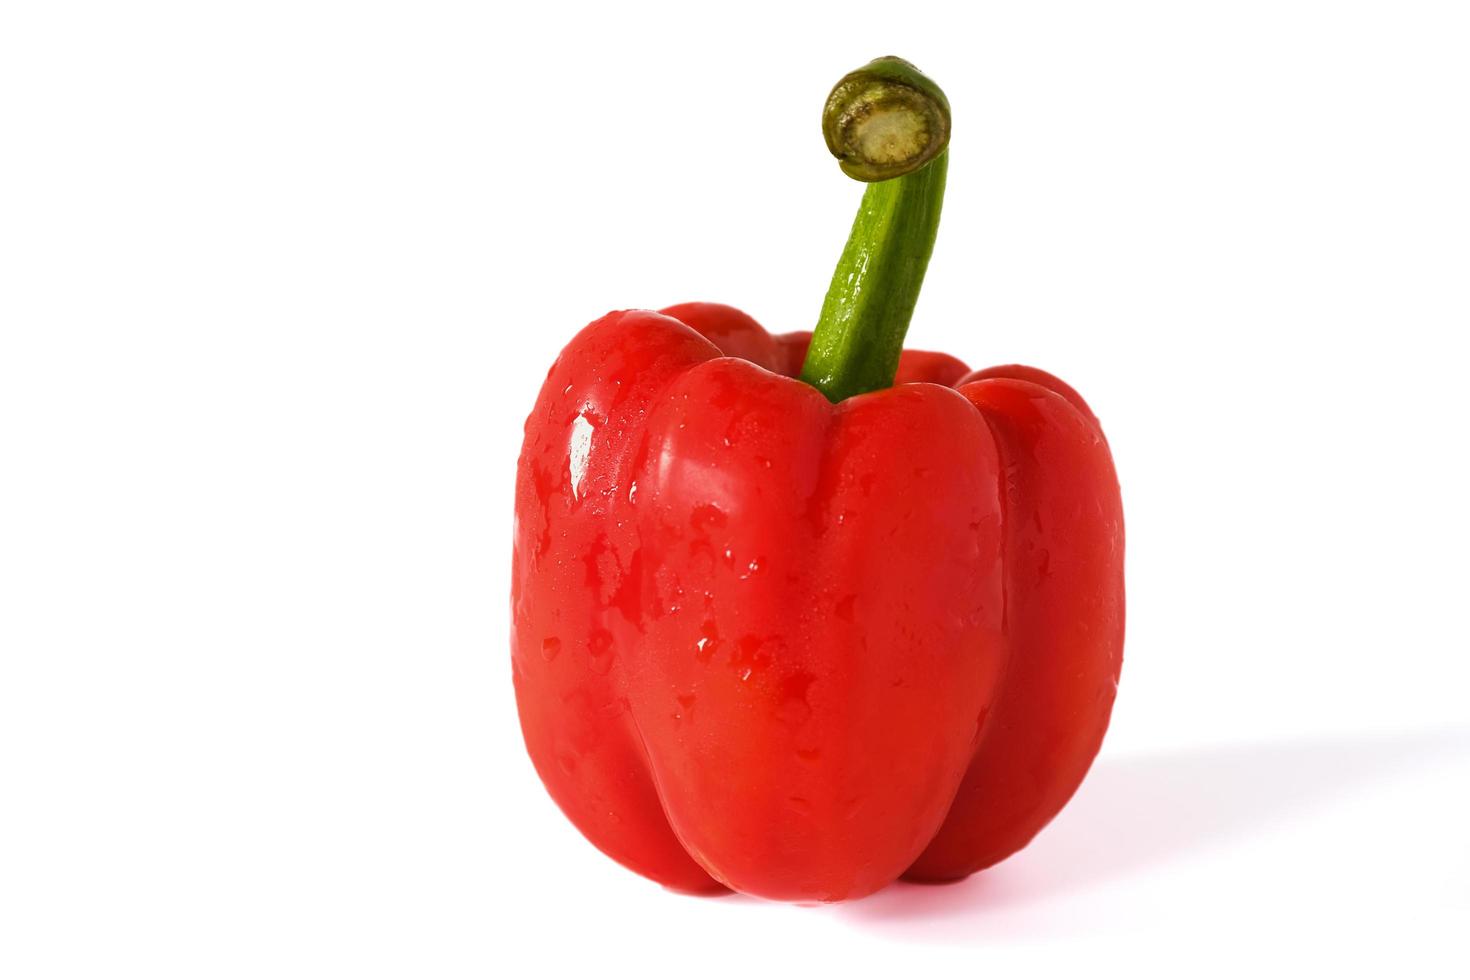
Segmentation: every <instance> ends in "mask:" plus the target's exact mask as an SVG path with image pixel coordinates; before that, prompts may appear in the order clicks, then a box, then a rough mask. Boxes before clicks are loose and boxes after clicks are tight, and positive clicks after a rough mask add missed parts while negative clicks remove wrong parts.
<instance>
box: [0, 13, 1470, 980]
mask: <svg viewBox="0 0 1470 980" xmlns="http://www.w3.org/2000/svg"><path fill="white" fill-rule="evenodd" d="M820 6H822V7H823V8H825V9H820V10H819V9H816V8H817V5H812V7H811V8H809V7H807V6H806V5H799V4H796V3H791V2H787V3H780V4H761V3H747V2H742V3H737V4H695V3H680V4H667V5H653V4H629V3H605V4H597V5H589V6H586V7H581V8H578V7H574V6H572V5H563V4H556V5H534V4H524V5H522V4H511V5H506V6H504V7H502V6H501V5H497V4H487V3H468V4H438V3H413V4H408V3H404V4H386V3H350V4H348V3H342V4H329V3H300V2H292V3H267V2H256V3H250V4H231V5H225V4H190V3H177V4H160V3H135V4H95V5H85V4H71V3H58V2H51V3H33V4H28V3H8V4H6V5H5V7H4V8H3V10H4V12H3V13H0V176H3V179H0V328H3V348H0V467H3V475H0V501H3V503H0V657H3V660H0V663H3V668H0V669H3V676H0V975H4V976H6V977H7V978H17V980H19V978H29V977H46V976H76V977H110V976H122V975H137V976H147V977H233V976H240V977H245V976H250V977H258V976H299V977H325V976H343V977H347V976H350V977H354V978H358V977H373V976H384V977H471V976H487V975H494V974H495V973H497V971H499V973H500V975H504V976H529V975H546V974H544V973H539V974H537V973H533V972H532V966H531V965H532V964H540V965H541V969H543V970H545V969H556V970H573V971H591V970H595V971H597V972H598V973H599V974H602V973H607V972H612V974H613V975H618V974H619V972H620V971H622V970H624V969H628V970H632V971H634V972H637V973H639V974H642V975H669V976H681V977H687V976H703V975H725V974H730V975H738V976H749V975H751V973H753V972H756V971H759V974H760V975H775V976H786V975H822V976H827V975H843V974H861V973H863V972H868V971H871V972H873V973H875V974H880V975H892V974H894V973H895V972H897V971H900V970H902V971H904V973H905V975H913V974H914V972H915V971H920V970H923V971H938V970H941V969H942V970H944V971H945V975H958V976H976V977H979V976H985V975H998V974H997V973H996V971H999V970H1005V971H1006V974H1005V975H1007V976H1025V975H1033V974H1035V975H1043V976H1045V975H1056V976H1060V975H1066V973H1068V972H1073V971H1075V972H1076V973H1077V974H1079V975H1086V976H1091V975H1095V974H1097V973H1098V972H1099V971H1105V970H1107V969H1110V968H1117V969H1119V970H1124V971H1126V972H1128V973H1129V974H1131V975H1151V974H1157V975H1166V976H1197V975H1202V974H1204V975H1209V974H1213V973H1236V974H1240V973H1245V972H1250V973H1251V974H1252V975H1268V976H1269V975H1284V974H1288V973H1294V974H1295V975H1303V976H1305V975H1322V974H1323V973H1336V974H1337V975H1345V974H1348V973H1351V972H1354V971H1356V970H1362V971H1365V972H1370V973H1379V974H1381V975H1390V974H1396V975H1405V976H1436V975H1440V976H1448V975H1456V976H1464V975H1465V973H1464V971H1465V970H1466V969H1467V953H1466V940H1465V939H1464V932H1465V929H1466V927H1467V926H1470V915H1467V911H1470V849H1467V843H1466V827H1467V825H1470V805H1467V795H1470V710H1467V707H1466V705H1467V699H1470V694H1467V688H1470V664H1467V654H1470V643H1467V640H1466V630H1467V599H1466V596H1467V591H1470V590H1467V586H1470V581H1467V573H1466V558H1465V555H1466V549H1467V547H1470V533H1467V531H1470V529H1467V518H1466V501H1467V499H1470V481H1467V477H1466V448H1467V443H1470V427H1467V421H1470V412H1467V410H1466V407H1465V396H1464V385H1465V376H1466V375H1465V372H1466V370H1467V368H1470V360H1467V357H1466V350H1465V345H1464V342H1463V340H1464V336H1465V334H1466V330H1467V327H1470V287H1467V269H1470V233H1467V228H1470V191H1467V187H1470V179H1467V175H1470V135H1467V134H1470V126H1467V121H1470V68H1467V64H1470V59H1467V56H1466V51H1467V48H1470V30H1467V19H1466V13H1465V8H1464V6H1463V5H1461V4H1456V3H1442V4H1432V3H1415V2H1392V3H1390V2H1383V3H1318V4H1313V3H1304V2H1280V0H1274V2H1235V3H1214V4H1180V3H1171V2H1158V3H1141V2H1121V3H1109V4H1092V3H1076V4H1059V3H1028V4H1019V3H1018V4H1007V5H993V4H974V5H970V4H966V5H963V6H961V5H955V6H954V7H953V8H952V9H951V8H949V7H947V6H944V5H939V4H922V3H913V2H898V0H888V2H886V3H882V4H869V3H862V2H858V0H844V2H843V3H841V4H826V5H820ZM887 53H894V54H899V55H902V56H904V57H907V58H909V59H910V60H913V61H915V62H917V63H918V64H919V65H920V66H921V67H923V68H924V69H925V70H927V71H928V72H929V73H930V74H931V75H932V76H933V77H934V78H936V79H937V80H938V81H939V82H940V83H941V84H942V85H943V86H944V87H945V88H946V90H947V91H948V93H949V96H950V99H951V101H952V103H953V104H954V106H955V124H954V139H953V153H952V162H951V167H950V178H949V183H950V196H949V199H948V203H947V205H946V210H945V214H944V224H943V227H942V229H941V234H940V238H939V243H938V249H937V252H936V255H935V259H934V262H933V265H932V266H931V268H930V273H929V280H928V286H927V288H926V292H925V294H924V298H923V299H922V300H921V302H920V304H919V308H918V312H917V316H916V318H915V322H914V326H913V330H912V332H911V334H910V340H911V342H912V343H913V344H914V345H915V346H920V347H928V348H937V349H944V350H950V351H953V352H955V353H957V354H959V355H961V356H962V357H964V358H965V359H967V360H968V361H969V362H970V363H971V364H972V365H976V366H981V365H986V364H994V363H1007V362H1011V361H1024V362H1027V363H1031V364H1036V365H1038V366H1042V367H1045V368H1047V369H1049V370H1051V371H1053V372H1055V373H1057V374H1060V375H1061V376H1063V377H1064V378H1066V379H1068V380H1069V381H1071V382H1072V383H1073V384H1074V385H1076V386H1077V387H1078V388H1079V389H1080V390H1081V391H1082V392H1083V393H1084V395H1085V396H1086V397H1087V398H1088V399H1089V400H1090V401H1091V403H1092V405H1093V407H1094V408H1095V409H1096V410H1097V411H1098V413H1099V415H1100V416H1101V417H1102V419H1103V422H1104V425H1105V426H1106V428H1107V431H1108V434H1109V436H1110V438H1111V440H1112V444H1113V446H1114V449H1115V452H1116V457H1117V462H1118V467H1119V470H1120V473H1121V476H1122V483H1123V489H1124V500H1125V505H1126V509H1127V518H1128V533H1129V541H1128V545H1129V555H1128V575H1129V636H1128V645H1127V653H1126V660H1125V667H1124V674H1123V682H1122V688H1121V694H1120V698H1119V700H1118V703H1117V710H1116V714H1115V716H1114V717H1115V721H1114V725H1113V729H1112V732H1111V734H1110V735H1109V738H1108V741H1107V743H1106V745H1105V747H1104V749H1103V753H1102V756H1101V757H1100V758H1099V760H1098V763H1097V766H1096V768H1095V770H1094V773H1093V775H1092V776H1091V778H1090V779H1089V781H1088V782H1087V784H1085V785H1084V787H1083V789H1082V791H1081V792H1080V794H1079V795H1078V797H1077V798H1076V800H1075V801H1074V803H1073V805H1072V806H1071V807H1070V808H1069V809H1068V810H1067V811H1066V812H1065V813H1064V814H1063V816H1062V817H1060V818H1059V819H1058V820H1057V821H1056V822H1055V823H1054V824H1053V825H1052V827H1051V828H1049V829H1048V830H1047V831H1045V832H1044V833H1043V834H1042V836H1041V837H1039V838H1038V839H1037V841H1036V842H1035V844H1034V845H1033V846H1032V847H1031V848H1030V849H1028V850H1027V851H1025V852H1024V853H1023V854H1021V855H1020V856H1018V857H1016V858H1014V859H1013V860H1011V861H1009V862H1007V863H1006V864H1004V865H1003V866H1001V867H1000V868H997V869H995V870H994V871H992V872H989V873H986V874H984V875H981V876H978V877H976V878H973V879H971V880H969V881H967V882H965V883H963V884H960V885H955V886H951V887H947V888H938V889H935V888H920V887H912V886H909V887H897V888H894V889H890V890H888V891H885V892H883V893H880V894H879V895H878V896H876V897H874V898H872V899H869V900H866V901H863V902H860V903H855V904H852V905H850V906H844V907H829V908H796V907H786V906H779V905H771V904H765V903H760V902H755V901H752V900H747V899H740V898H729V899H721V900H699V899H693V898H688V897H683V896H678V895H673V894H669V893H666V892H664V891H662V890H660V889H659V888H658V887H656V886H654V885H651V884H649V883H647V882H645V881H643V880H642V879H640V878H638V877H636V876H634V875H633V874H631V873H629V872H626V871H624V870H622V869H621V868H619V867H617V866H616V865H614V864H612V863H611V862H610V861H608V860H606V859H605V858H603V857H602V856H601V855H600V854H599V853H597V852H596V851H595V850H594V849H593V848H592V847H591V846H590V845H588V844H586V843H585V842H584V841H583V840H582V838H581V837H580V836H579V835H578V834H577V833H576V832H575V831H574V830H573V829H572V828H571V827H570V825H569V824H568V823H567V822H566V821H565V820H564V819H563V818H562V817H561V815H560V814H559V812H558V811H557V810H556V808H555V807H554V805H553V804H552V803H551V802H550V800H549V799H548V797H547V796H546V795H545V793H544V791H543V790H542V788H541V786H540V784H539V782H538V781H537V778H536V775H535V773H534V771H533V770H532V767H531V765H530V763H529V761H528V760H527V758H526V757H525V753H524V750H523V747H522V745H521V741H520V734H519V730H518V727H517V723H516V719H515V711H514V701H513V697H512V691H511V683H510V664H509V652H508V649H507V632H508V623H507V613H508V609H507V607H508V573H509V566H510V540H509V537H510V535H509V532H510V527H511V491H512V482H513V474H514V466H515V458H516V453H517V451H518V447H519V441H520V427H521V422H522V420H523V418H524V417H525V414H526V412H527V411H528V410H529V408H530V405H531V403H532V400H533V399H534V396H535V393H536V390H537V387H538V385H539V383H540V380H541V378H542V376H543V374H544V372H545V370H546V368H547V367H548V366H549V364H550V363H551V360H552V358H553V357H554V356H555V354H556V351H557V350H558V349H559V348H560V346H561V345H562V344H563V343H565V342H566V340H567V339H568V338H569V337H570V336H571V335H572V333H573V332H574V331H575V330H577V329H578V328H579V327H581V326H582V325H583V324H585V323H586V322H587V321H589V320H591V319H593V318H594V317H597V316H599V315H601V314H602V313H603V312H605V311H606V310H608V309H611V308H615V307H624V306H660V305H664V304H668V303H673V302H678V301H683V300H691V299H707V300H719V301H725V302H731V303H735V304H738V305H740V306H742V307H744V308H745V309H746V310H748V311H749V312H751V313H752V314H754V315H755V316H756V317H758V318H760V319H761V320H763V321H764V322H765V323H766V324H767V325H768V326H769V327H771V328H772V329H779V330H788V329H796V328H803V327H808V326H810V324H811V322H812V320H813V319H814V317H815V315H816V313H817V310H818V307H819V305H820V302H821V296H822V293H823V290H824V289H825V286H826V280H827V276H828V274H829V272H830V269H831V265H832V263H833V261H834V260H835V258H836V256H837V252H838V250H839V249H840V247H841V244H842V241H843V239H844V237H845V235H846V232H847V225H848V222H849V220H850V216H851V213H852V210H853V208H854V206H855V204H856V201H857V198H858V196H859V195H860V193H861V189H860V187H859V186H858V185H856V184H854V183H853V182H851V181H849V180H847V179H846V178H844V177H843V176H842V175H841V173H840V172H839V171H838V169H837V167H836V165H835V164H834V163H833V162H832V161H831V159H830V158H829V157H828V156H827V155H826V153H825V149H824V147H823V145H822V141H821V139H820V136H819V130H818V116H819V109H820V106H821V103H822V100H823V98H824V96H825V95H826V92H827V89H828V87H829V86H830V85H831V83H832V82H833V81H835V80H836V79H837V77H838V76H840V75H841V74H842V73H844V72H845V71H847V70H848V69H850V68H853V67H856V66H857V65H858V64H860V63H862V62H864V61H866V60H868V59H869V58H871V57H874V56H876V55H880V54H887ZM1457 930H1458V932H1459V933H1460V934H1459V935H1458V936H1456V935H1455V933H1456V931H1457Z"/></svg>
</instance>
